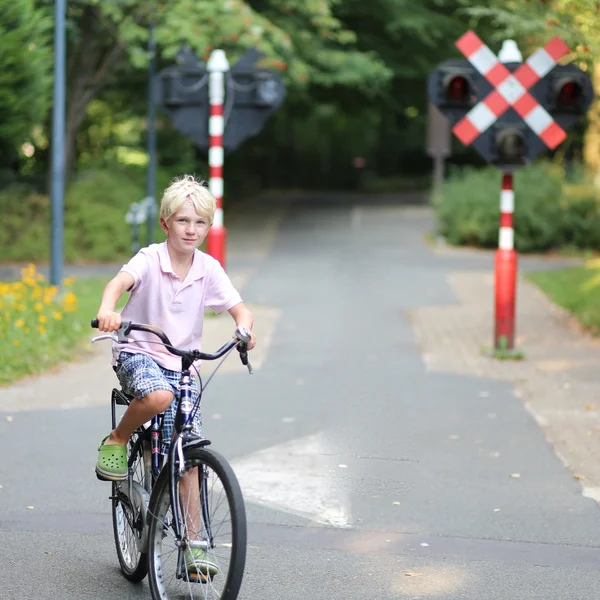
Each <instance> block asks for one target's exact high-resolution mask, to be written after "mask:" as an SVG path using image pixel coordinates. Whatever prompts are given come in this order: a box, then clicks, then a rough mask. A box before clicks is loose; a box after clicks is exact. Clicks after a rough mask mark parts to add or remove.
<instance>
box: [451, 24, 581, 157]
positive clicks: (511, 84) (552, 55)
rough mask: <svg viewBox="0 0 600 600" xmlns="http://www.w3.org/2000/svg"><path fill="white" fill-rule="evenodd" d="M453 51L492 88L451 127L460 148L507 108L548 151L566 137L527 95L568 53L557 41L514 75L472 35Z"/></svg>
mask: <svg viewBox="0 0 600 600" xmlns="http://www.w3.org/2000/svg"><path fill="white" fill-rule="evenodd" d="M456 47H457V48H458V49H459V50H460V51H461V52H462V53H463V54H464V55H465V57H466V58H467V60H468V61H469V62H470V63H471V64H472V65H473V66H474V67H475V68H476V69H477V70H478V71H479V73H481V75H483V77H485V78H486V79H487V80H488V81H489V82H490V83H491V84H492V86H494V88H495V89H494V90H493V91H492V92H490V93H489V94H488V95H487V96H486V97H485V98H484V99H483V100H482V101H481V102H479V103H478V104H477V105H476V106H474V107H473V108H472V109H471V110H470V111H469V112H468V113H467V114H466V115H465V117H464V118H463V119H461V120H460V121H459V122H458V123H457V124H456V125H455V126H454V127H453V129H452V131H453V132H454V134H455V135H456V137H457V138H458V139H459V140H460V141H461V142H462V143H463V144H465V145H469V144H470V143H471V142H473V141H474V140H475V139H476V138H477V137H478V136H479V135H480V134H481V133H483V132H484V131H485V130H486V129H488V127H490V126H491V125H493V124H494V122H495V121H496V120H497V119H498V118H499V117H500V116H502V115H503V114H504V113H505V112H506V111H507V110H508V109H509V108H510V107H512V108H513V109H514V110H515V112H516V113H517V114H518V115H519V116H520V117H521V118H522V119H523V120H524V121H525V123H527V125H529V127H530V128H531V129H532V130H533V131H534V132H535V133H536V134H537V135H538V136H539V137H540V138H541V139H542V141H543V142H544V143H545V144H546V146H548V148H550V149H551V150H552V149H554V148H556V146H558V145H559V144H560V143H561V142H562V141H563V140H564V139H565V138H566V137H567V134H566V133H565V131H564V130H563V129H562V127H560V125H559V124H558V123H557V122H556V121H555V120H554V119H553V118H552V116H551V115H550V114H549V113H548V111H546V110H545V109H544V107H543V106H541V104H540V103H539V102H538V101H537V100H536V99H535V98H534V97H533V96H532V95H531V94H530V93H529V92H528V90H529V89H531V88H532V87H533V86H534V85H535V84H536V83H537V82H538V81H539V80H540V79H542V78H543V77H544V76H545V75H547V74H548V73H549V72H550V71H551V70H552V69H553V68H554V67H555V66H556V64H557V61H558V60H559V59H560V58H561V57H563V56H564V55H565V54H566V53H567V52H568V51H569V48H568V47H567V45H566V44H565V43H564V42H563V41H562V40H561V39H560V38H558V37H555V38H553V39H552V40H550V41H549V42H548V43H547V44H546V45H545V46H544V47H543V48H540V49H538V50H536V51H535V52H534V53H533V54H532V55H531V56H530V57H529V58H528V59H527V61H526V62H524V63H523V64H522V65H520V66H519V67H518V68H517V69H516V70H515V72H514V73H511V72H510V71H509V70H508V69H507V68H506V67H505V66H504V65H503V64H502V63H501V62H500V60H499V59H498V58H497V57H496V55H495V54H494V53H493V52H492V51H491V50H490V49H489V48H488V47H487V46H486V45H485V44H484V43H483V42H482V41H481V40H480V39H479V37H477V35H476V34H475V33H474V32H473V31H468V32H467V33H465V34H464V35H463V36H462V37H461V38H460V39H459V40H458V41H457V42H456Z"/></svg>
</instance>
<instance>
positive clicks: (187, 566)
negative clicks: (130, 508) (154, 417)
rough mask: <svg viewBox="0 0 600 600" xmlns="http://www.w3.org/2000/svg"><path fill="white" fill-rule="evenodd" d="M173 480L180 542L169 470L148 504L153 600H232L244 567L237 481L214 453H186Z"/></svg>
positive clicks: (241, 508) (243, 528) (200, 450)
mask: <svg viewBox="0 0 600 600" xmlns="http://www.w3.org/2000/svg"><path fill="white" fill-rule="evenodd" d="M184 460H185V468H184V472H183V474H182V475H180V476H178V477H177V479H176V485H177V493H176V497H177V498H178V504H179V508H178V511H177V512H178V513H179V527H180V532H181V541H180V542H177V540H176V537H175V531H174V528H173V523H174V516H173V508H172V506H171V500H170V494H169V477H168V469H167V468H164V469H163V470H162V472H161V474H160V476H159V478H158V480H157V481H156V485H155V487H154V492H153V494H152V498H151V501H150V508H149V513H150V517H149V518H150V523H149V530H148V554H149V573H148V580H149V583H150V589H151V591H152V597H153V598H154V600H173V599H175V598H188V599H190V600H192V599H200V598H202V599H214V600H216V599H217V598H218V599H219V600H235V599H236V598H237V595H238V592H239V590H240V587H241V584H242V578H243V575H244V566H245V563H246V543H247V542H246V540H247V534H246V511H245V507H244V499H243V496H242V492H241V489H240V486H239V483H238V481H237V478H236V476H235V474H234V472H233V470H232V468H231V467H230V465H229V463H228V462H227V461H226V460H225V459H224V458H223V457H222V456H221V455H220V454H218V453H217V452H214V451H212V450H208V449H206V448H192V449H189V450H186V451H185V452H184Z"/></svg>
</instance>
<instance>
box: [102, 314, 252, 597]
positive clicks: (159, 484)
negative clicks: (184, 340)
mask: <svg viewBox="0 0 600 600" xmlns="http://www.w3.org/2000/svg"><path fill="white" fill-rule="evenodd" d="M91 325H92V327H94V328H97V327H98V321H97V319H93V320H92V322H91ZM131 331H144V332H147V333H151V334H154V335H155V336H157V337H158V338H159V339H160V342H158V341H157V342H155V343H162V344H163V345H164V346H165V348H167V349H168V350H169V352H171V353H172V354H174V355H176V356H180V357H181V367H182V368H181V377H180V384H179V385H180V393H181V396H180V400H179V404H178V407H177V411H176V416H175V423H174V428H173V436H172V439H171V442H170V444H169V450H168V454H167V455H166V461H165V460H163V456H162V455H161V446H162V439H161V437H162V436H161V432H162V418H163V416H164V414H160V415H157V416H155V417H154V418H153V419H152V420H151V421H150V422H149V423H150V424H148V423H146V424H144V425H142V426H141V427H140V428H138V429H137V430H136V431H135V432H134V433H133V435H132V436H131V438H130V439H129V443H128V446H127V448H128V467H129V468H128V477H127V479H126V480H124V481H118V482H113V484H112V495H111V497H110V499H111V501H112V517H113V532H114V537H115V545H116V550H117V557H118V559H119V564H120V568H121V571H122V573H123V575H124V576H125V578H126V579H128V580H129V581H132V582H140V581H142V580H143V579H144V578H145V577H146V575H148V580H149V584H150V590H151V593H152V598H153V600H172V599H173V598H175V597H177V598H181V597H188V598H219V599H220V600H235V599H236V598H237V595H238V593H239V590H240V587H241V584H242V578H243V574H244V567H245V563H246V545H247V531H246V510H245V505H244V498H243V495H242V491H241V489H240V485H239V483H238V480H237V478H236V476H235V473H234V472H233V469H232V468H231V466H230V465H229V463H228V462H227V461H226V459H225V458H224V457H223V456H221V455H220V454H219V453H217V452H215V451H214V450H212V449H209V448H207V446H209V445H210V443H211V442H210V441H209V440H207V439H204V438H201V437H199V436H197V435H195V434H194V433H193V432H192V422H193V418H194V415H195V413H196V411H197V410H198V409H199V406H200V401H201V399H202V393H203V391H204V389H205V388H206V386H207V385H208V383H209V382H210V380H211V379H212V377H213V376H214V374H215V373H216V371H217V370H218V368H219V367H220V366H221V364H222V362H223V361H221V363H220V364H219V365H217V368H216V369H215V370H214V371H213V373H212V374H211V376H210V378H209V379H208V380H207V382H206V384H204V385H203V384H202V380H201V379H200V380H199V382H200V393H199V396H198V399H197V400H196V402H192V386H191V377H192V374H191V369H192V368H193V363H194V362H195V361H197V360H207V361H210V360H217V359H219V358H223V360H224V359H225V358H226V357H227V355H229V353H230V352H231V351H232V350H233V349H234V348H235V349H237V350H238V352H239V354H240V359H241V361H242V364H244V365H246V367H247V368H248V371H249V373H252V365H251V364H250V362H249V361H248V351H247V343H248V342H249V341H250V332H249V331H248V330H246V329H243V328H237V329H236V331H235V335H234V337H233V338H232V339H231V340H230V341H228V342H227V343H226V344H224V345H223V346H222V347H221V348H219V349H218V350H217V351H216V352H214V353H212V354H211V353H206V352H200V351H199V350H184V349H180V348H175V347H174V346H173V345H172V344H171V342H170V340H169V338H168V337H167V335H166V334H165V333H164V332H163V331H161V330H160V329H158V328H156V327H153V326H151V325H145V324H140V323H132V322H123V323H122V324H121V326H120V328H119V329H118V330H117V331H115V332H112V333H109V334H103V335H100V336H97V337H95V338H93V339H92V342H97V341H99V340H103V339H112V340H114V341H117V342H120V343H127V342H129V341H132V340H130V339H129V338H128V335H129V333H130V332H131ZM132 399H133V398H132V397H131V396H129V395H127V394H125V393H124V392H123V391H122V390H120V389H117V388H114V389H113V390H112V395H111V413H112V426H113V429H114V428H115V427H116V425H117V406H119V405H123V406H125V405H128V404H129V403H130V402H131V401H132ZM163 463H164V464H163ZM196 481H197V485H196ZM180 487H181V488H182V489H180ZM215 490H217V491H218V494H217V502H216V503H211V498H213V492H214V491H215ZM184 500H187V506H185V505H184V502H183V501H184ZM211 508H214V510H215V513H214V514H213V513H211ZM224 509H226V510H227V511H228V513H229V515H230V519H229V521H227V520H225V521H221V522H220V524H218V523H219V521H218V520H217V518H216V517H217V516H219V515H220V514H221V513H220V512H219V511H221V512H222V511H223V510H224ZM190 510H193V513H194V514H190ZM186 511H187V512H186ZM228 531H229V537H228V538H227V539H228V540H229V541H227V542H223V541H222V539H223V537H224V536H226V535H227V533H228ZM169 536H172V537H173V542H172V549H171V550H170V551H167V547H166V546H167V545H168V544H167V542H166V541H165V540H168V538H169ZM198 552H199V553H200V556H203V557H204V559H203V560H200V561H199V563H196V562H195V559H194V556H197V555H198ZM189 556H192V559H193V560H194V563H193V568H192V569H190V564H189V560H188V558H189ZM186 557H188V558H186ZM170 559H174V564H173V565H172V566H169V565H168V564H167V563H168V561H169V560H170ZM217 584H222V588H219V589H221V591H220V592H218V591H217V587H216V586H217ZM196 591H197V592H198V595H196V594H195V592H196ZM184 592H187V594H188V595H187V596H185V595H184Z"/></svg>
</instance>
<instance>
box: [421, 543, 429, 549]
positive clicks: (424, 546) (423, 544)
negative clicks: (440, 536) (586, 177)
mask: <svg viewBox="0 0 600 600" xmlns="http://www.w3.org/2000/svg"><path fill="white" fill-rule="evenodd" d="M421 546H423V548H427V547H428V546H429V544H428V543H427V542H421Z"/></svg>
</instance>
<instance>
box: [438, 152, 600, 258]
mask: <svg viewBox="0 0 600 600" xmlns="http://www.w3.org/2000/svg"><path fill="white" fill-rule="evenodd" d="M500 186H501V174H500V172H499V171H498V170H497V169H496V168H493V167H488V168H485V169H474V168H472V167H471V168H465V169H462V170H458V171H456V172H454V173H453V174H452V175H451V176H450V177H449V178H448V180H447V181H446V182H445V184H444V186H443V188H442V195H441V198H434V199H433V202H434V206H435V211H436V216H437V226H438V232H439V233H440V235H442V236H444V237H445V238H446V240H447V241H448V242H449V243H450V244H455V245H469V246H478V247H483V248H495V247H497V244H498V228H499V212H500V211H499V197H500ZM514 189H515V214H514V228H515V247H516V249H517V250H518V251H520V252H540V251H547V250H550V249H556V248H565V247H570V248H578V249H600V203H599V199H598V198H597V196H596V194H595V191H594V189H593V188H592V187H591V186H589V185H582V186H578V187H577V186H575V187H567V186H565V184H564V177H563V174H562V173H561V171H560V170H559V169H557V168H556V167H555V166H550V165H548V164H545V163H538V164H535V165H532V166H530V167H529V168H527V169H523V170H519V171H517V172H516V173H515V175H514Z"/></svg>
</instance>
